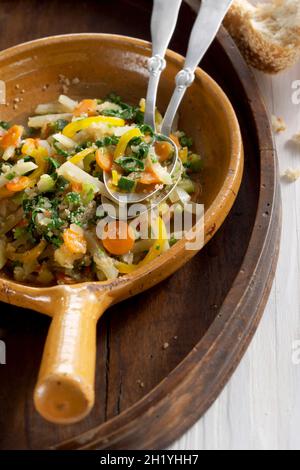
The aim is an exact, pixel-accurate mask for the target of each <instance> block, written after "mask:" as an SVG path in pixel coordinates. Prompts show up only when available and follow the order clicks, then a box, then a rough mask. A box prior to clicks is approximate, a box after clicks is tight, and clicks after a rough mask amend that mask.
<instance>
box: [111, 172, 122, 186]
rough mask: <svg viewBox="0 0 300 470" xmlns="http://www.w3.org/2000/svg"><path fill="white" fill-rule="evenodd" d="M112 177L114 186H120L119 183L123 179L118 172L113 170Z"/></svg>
mask: <svg viewBox="0 0 300 470" xmlns="http://www.w3.org/2000/svg"><path fill="white" fill-rule="evenodd" d="M111 175H112V181H111V182H112V184H113V185H114V186H118V183H119V179H120V178H121V176H120V175H119V173H118V172H117V171H116V170H113V171H112V172H111Z"/></svg>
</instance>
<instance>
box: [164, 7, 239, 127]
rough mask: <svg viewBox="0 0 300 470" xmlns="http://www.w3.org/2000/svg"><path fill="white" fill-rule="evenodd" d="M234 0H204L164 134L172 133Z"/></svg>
mask: <svg viewBox="0 0 300 470" xmlns="http://www.w3.org/2000/svg"><path fill="white" fill-rule="evenodd" d="M232 3H233V0H202V2H201V7H200V10H199V13H198V16H197V19H196V22H195V24H194V27H193V30H192V33H191V37H190V41H189V46H188V52H187V56H186V60H185V64H184V68H183V69H182V70H181V71H180V72H179V73H178V74H177V76H176V88H175V91H174V93H173V96H172V98H171V101H170V103H169V106H168V109H167V111H166V114H165V117H164V121H163V124H162V134H165V135H170V132H171V130H172V125H173V121H174V118H175V116H176V113H177V110H178V107H179V105H180V103H181V101H182V98H183V97H184V94H185V92H186V90H187V88H188V87H189V86H191V85H192V83H193V81H194V79H195V73H194V72H195V70H196V68H197V66H198V64H199V62H200V61H201V60H202V58H203V56H204V54H205V53H206V51H207V49H208V48H209V46H210V45H211V43H212V42H213V40H214V38H215V36H216V34H217V32H218V30H219V28H220V26H221V24H222V21H223V19H224V17H225V15H226V13H227V11H228V10H229V8H230V6H231V4H232Z"/></svg>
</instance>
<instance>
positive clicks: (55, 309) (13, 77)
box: [0, 34, 243, 424]
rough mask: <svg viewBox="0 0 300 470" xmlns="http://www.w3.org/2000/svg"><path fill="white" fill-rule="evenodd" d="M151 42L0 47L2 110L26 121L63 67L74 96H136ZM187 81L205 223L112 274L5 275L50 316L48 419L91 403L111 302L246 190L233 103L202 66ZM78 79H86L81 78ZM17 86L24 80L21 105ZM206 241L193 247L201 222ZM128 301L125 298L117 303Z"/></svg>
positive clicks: (176, 260)
mask: <svg viewBox="0 0 300 470" xmlns="http://www.w3.org/2000/svg"><path fill="white" fill-rule="evenodd" d="M150 54H151V44H150V43H148V42H145V41H141V40H138V39H133V38H127V37H124V36H116V35H104V34H78V35H66V36H56V37H51V38H45V39H40V40H36V41H32V42H30V43H26V44H22V45H20V46H16V47H13V48H11V49H8V50H6V51H3V52H1V53H0V76H1V80H3V81H4V82H5V84H6V93H7V102H8V103H10V105H9V106H5V105H0V114H1V119H3V120H12V121H14V122H20V123H22V122H26V119H27V117H28V115H29V114H30V113H33V112H34V109H35V106H36V105H37V104H39V103H41V102H51V101H53V100H55V99H56V98H57V96H58V94H60V93H61V91H62V90H61V83H60V81H59V75H64V76H65V77H68V78H69V79H70V81H71V83H72V80H73V79H74V78H76V79H77V80H76V81H75V82H76V84H75V83H74V84H72V85H71V86H70V89H69V92H68V94H69V95H70V96H72V97H73V98H82V97H86V96H87V94H88V95H90V96H99V97H101V96H105V95H106V94H107V93H109V92H111V91H115V92H117V93H119V94H120V95H122V96H123V98H124V99H126V101H127V102H132V103H137V102H138V101H139V99H140V98H141V97H143V96H145V92H146V88H147V79H148V73H147V60H148V57H149V56H150ZM166 59H167V64H168V65H167V68H166V70H165V71H164V76H163V79H162V83H161V87H160V93H159V97H158V107H159V109H161V110H162V112H164V111H165V109H166V106H167V104H168V102H169V99H170V95H171V93H172V91H173V88H174V77H175V75H176V74H177V73H178V71H179V70H180V69H181V68H182V65H183V62H184V59H183V57H181V56H180V55H178V54H176V53H174V52H172V51H168V53H167V56H166ZM195 75H196V78H195V82H194V83H193V85H192V86H191V87H190V88H189V90H188V92H187V94H186V96H185V98H184V100H183V103H182V105H181V109H180V119H179V128H181V129H183V130H184V131H185V132H186V133H187V134H189V135H191V136H192V138H193V140H194V143H195V147H196V150H197V152H199V153H201V154H202V155H203V157H204V168H203V171H202V174H201V185H202V193H201V194H199V199H198V202H199V203H202V204H203V205H204V226H202V224H200V223H199V224H198V223H197V224H196V225H195V226H194V227H193V229H192V230H191V231H190V233H188V234H187V235H186V237H185V238H183V239H182V240H180V241H178V243H176V244H175V245H174V246H173V247H172V248H171V249H170V250H169V251H167V252H165V253H163V254H162V255H161V256H159V257H158V258H156V259H155V260H153V261H152V262H150V263H149V264H147V265H145V266H143V267H140V268H138V269H137V270H136V271H134V272H133V273H131V274H129V275H126V276H123V277H120V278H118V279H116V280H113V281H105V282H92V283H83V284H78V285H76V284H75V285H72V286H70V285H58V286H53V287H50V288H41V287H35V286H29V285H22V284H21V283H17V282H14V281H12V280H10V279H8V278H7V277H6V276H5V274H4V273H1V276H0V300H2V301H3V302H7V303H11V304H13V305H16V306H19V307H25V308H30V309H32V310H35V311H37V312H40V313H43V314H45V315H48V316H50V317H51V318H52V322H51V326H50V329H49V334H48V338H47V341H46V346H45V351H44V355H43V359H42V364H41V368H40V373H39V376H38V380H37V385H36V388H35V391H34V402H35V406H36V409H37V410H38V412H39V413H40V414H41V415H42V416H43V417H44V418H45V419H47V420H49V421H51V422H54V423H59V424H67V423H74V422H76V421H79V420H81V419H83V418H84V417H85V416H86V415H87V414H88V413H89V411H90V410H91V408H92V407H93V404H94V393H95V392H94V380H95V363H96V351H95V345H96V341H95V339H96V324H97V321H98V319H99V318H100V316H101V315H102V314H103V313H104V311H105V310H106V309H107V308H108V307H109V306H110V305H112V304H116V303H118V302H120V301H122V300H123V299H126V298H128V297H131V296H133V295H136V294H138V293H139V292H142V291H144V290H145V289H148V288H150V287H151V286H153V285H155V284H157V283H158V282H160V281H162V280H163V279H165V278H166V277H168V276H170V275H171V274H172V273H174V272H175V271H176V270H177V269H179V268H180V267H181V266H182V265H183V264H184V263H186V262H187V261H188V260H189V259H191V258H192V257H193V256H194V255H195V254H196V253H197V251H198V250H199V249H201V247H202V246H203V244H205V243H207V242H208V241H209V240H210V239H211V238H212V236H213V235H214V234H215V233H216V231H217V230H218V228H219V227H220V226H221V225H222V223H223V221H224V220H225V218H226V216H227V214H228V212H229V211H230V209H231V207H232V205H233V203H234V200H235V198H236V195H237V193H238V190H239V186H240V182H241V178H242V172H243V146H242V139H241V134H240V129H239V125H238V121H237V118H236V116H235V113H234V110H233V108H232V106H231V104H230V102H229V101H228V99H227V97H226V96H225V94H224V93H223V91H222V90H221V88H220V87H219V86H218V85H217V84H216V83H215V82H214V81H213V80H212V79H211V78H210V77H209V76H208V75H207V74H206V73H204V72H203V71H202V70H200V69H197V70H196V74H195ZM78 81H79V83H78ZM17 90H25V93H24V94H23V95H22V97H23V101H20V103H19V105H18V109H14V108H13V105H12V103H13V100H14V98H15V97H16V95H18V92H17ZM202 228H203V230H204V233H203V243H202V245H201V246H199V247H198V248H197V249H190V248H188V245H187V242H188V241H190V242H191V241H192V240H193V239H194V238H195V237H196V236H197V234H198V233H199V231H200V230H202ZM120 308H121V307H120Z"/></svg>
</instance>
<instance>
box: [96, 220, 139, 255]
mask: <svg viewBox="0 0 300 470" xmlns="http://www.w3.org/2000/svg"><path fill="white" fill-rule="evenodd" d="M102 242H103V246H104V248H105V249H106V250H107V251H108V252H109V253H111V254H112V255H125V254H126V253H128V252H129V251H131V250H132V248H133V245H134V242H135V236H134V232H133V230H132V228H131V227H130V226H129V225H128V224H127V223H126V222H124V221H122V220H119V221H118V222H117V221H113V222H109V223H108V224H107V226H106V227H105V229H104V232H103V240H102Z"/></svg>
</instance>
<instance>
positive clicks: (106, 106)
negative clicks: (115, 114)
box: [96, 101, 122, 113]
mask: <svg viewBox="0 0 300 470" xmlns="http://www.w3.org/2000/svg"><path fill="white" fill-rule="evenodd" d="M96 109H97V111H99V113H101V112H102V111H107V110H108V109H109V110H112V111H120V110H121V109H122V108H121V106H120V105H119V104H116V103H112V102H111V101H104V103H101V104H98V105H97V107H96Z"/></svg>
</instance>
